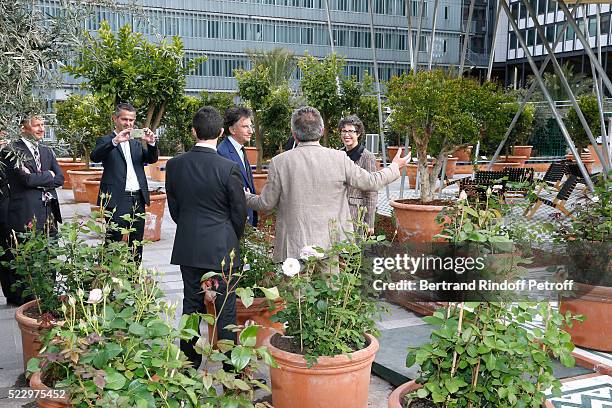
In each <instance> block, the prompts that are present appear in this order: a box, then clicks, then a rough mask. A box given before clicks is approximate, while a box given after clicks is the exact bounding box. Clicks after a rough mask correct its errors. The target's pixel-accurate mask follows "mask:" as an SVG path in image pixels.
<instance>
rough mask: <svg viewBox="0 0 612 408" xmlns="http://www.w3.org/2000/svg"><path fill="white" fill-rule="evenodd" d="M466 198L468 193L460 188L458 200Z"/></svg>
mask: <svg viewBox="0 0 612 408" xmlns="http://www.w3.org/2000/svg"><path fill="white" fill-rule="evenodd" d="M467 198H468V195H467V193H466V192H465V190H461V192H460V193H459V201H462V200H467Z"/></svg>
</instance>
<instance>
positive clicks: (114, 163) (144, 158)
mask: <svg viewBox="0 0 612 408" xmlns="http://www.w3.org/2000/svg"><path fill="white" fill-rule="evenodd" d="M114 137H115V134H114V133H111V134H109V135H106V136H103V137H100V138H98V140H96V147H95V148H94V150H93V151H92V152H91V156H90V158H91V161H93V162H96V163H97V162H102V165H103V166H104V172H103V173H102V180H100V196H101V195H102V194H107V195H108V194H110V195H111V196H110V199H109V201H108V203H107V204H106V208H115V207H116V201H115V197H119V196H121V195H122V194H123V192H124V191H125V181H126V177H127V162H126V161H125V157H124V155H123V150H122V149H121V147H120V146H119V145H117V146H115V145H113V138H114ZM129 143H130V153H131V155H132V157H131V159H132V164H133V165H134V171H135V172H136V177H137V178H138V184H139V185H140V191H142V196H143V198H144V201H145V203H146V204H149V185H148V184H147V176H146V175H145V173H144V165H145V163H148V164H151V163H155V162H156V161H157V158H158V155H159V153H158V150H157V146H150V145H147V147H146V148H145V147H143V146H142V143H140V141H138V140H134V139H132V140H130V141H129ZM100 196H98V205H100Z"/></svg>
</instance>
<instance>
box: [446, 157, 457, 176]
mask: <svg viewBox="0 0 612 408" xmlns="http://www.w3.org/2000/svg"><path fill="white" fill-rule="evenodd" d="M457 161H459V159H458V158H457V157H449V158H448V159H446V177H448V178H449V179H452V178H453V177H455V170H456V169H457Z"/></svg>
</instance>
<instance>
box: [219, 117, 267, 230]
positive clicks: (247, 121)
mask: <svg viewBox="0 0 612 408" xmlns="http://www.w3.org/2000/svg"><path fill="white" fill-rule="evenodd" d="M251 116H253V114H252V112H251V110H250V109H248V108H243V107H235V108H229V109H228V110H227V111H225V118H224V119H223V129H225V130H227V132H229V134H228V135H227V137H226V138H225V139H223V141H222V142H221V143H219V146H217V152H218V153H219V154H220V155H221V156H223V157H225V158H226V159H229V160H231V161H233V162H235V163H237V164H238V165H239V166H240V173H242V185H243V186H244V188H246V189H247V190H248V191H249V192H250V193H252V194H256V192H255V183H254V182H253V172H252V171H251V163H249V160H248V158H247V155H246V151H245V149H244V144H245V143H246V142H248V141H249V140H251V136H252V135H253V124H252V122H251ZM247 211H248V217H249V223H250V224H251V225H252V226H254V227H257V212H256V211H253V210H251V209H248V210H247Z"/></svg>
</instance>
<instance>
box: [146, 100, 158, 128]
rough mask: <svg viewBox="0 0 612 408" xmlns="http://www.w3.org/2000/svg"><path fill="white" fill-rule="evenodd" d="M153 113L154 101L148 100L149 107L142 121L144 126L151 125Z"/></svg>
mask: <svg viewBox="0 0 612 408" xmlns="http://www.w3.org/2000/svg"><path fill="white" fill-rule="evenodd" d="M154 113H155V103H154V102H150V103H149V107H148V108H147V117H146V118H145V121H144V127H146V128H148V127H149V126H151V121H152V120H153V114H154Z"/></svg>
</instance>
